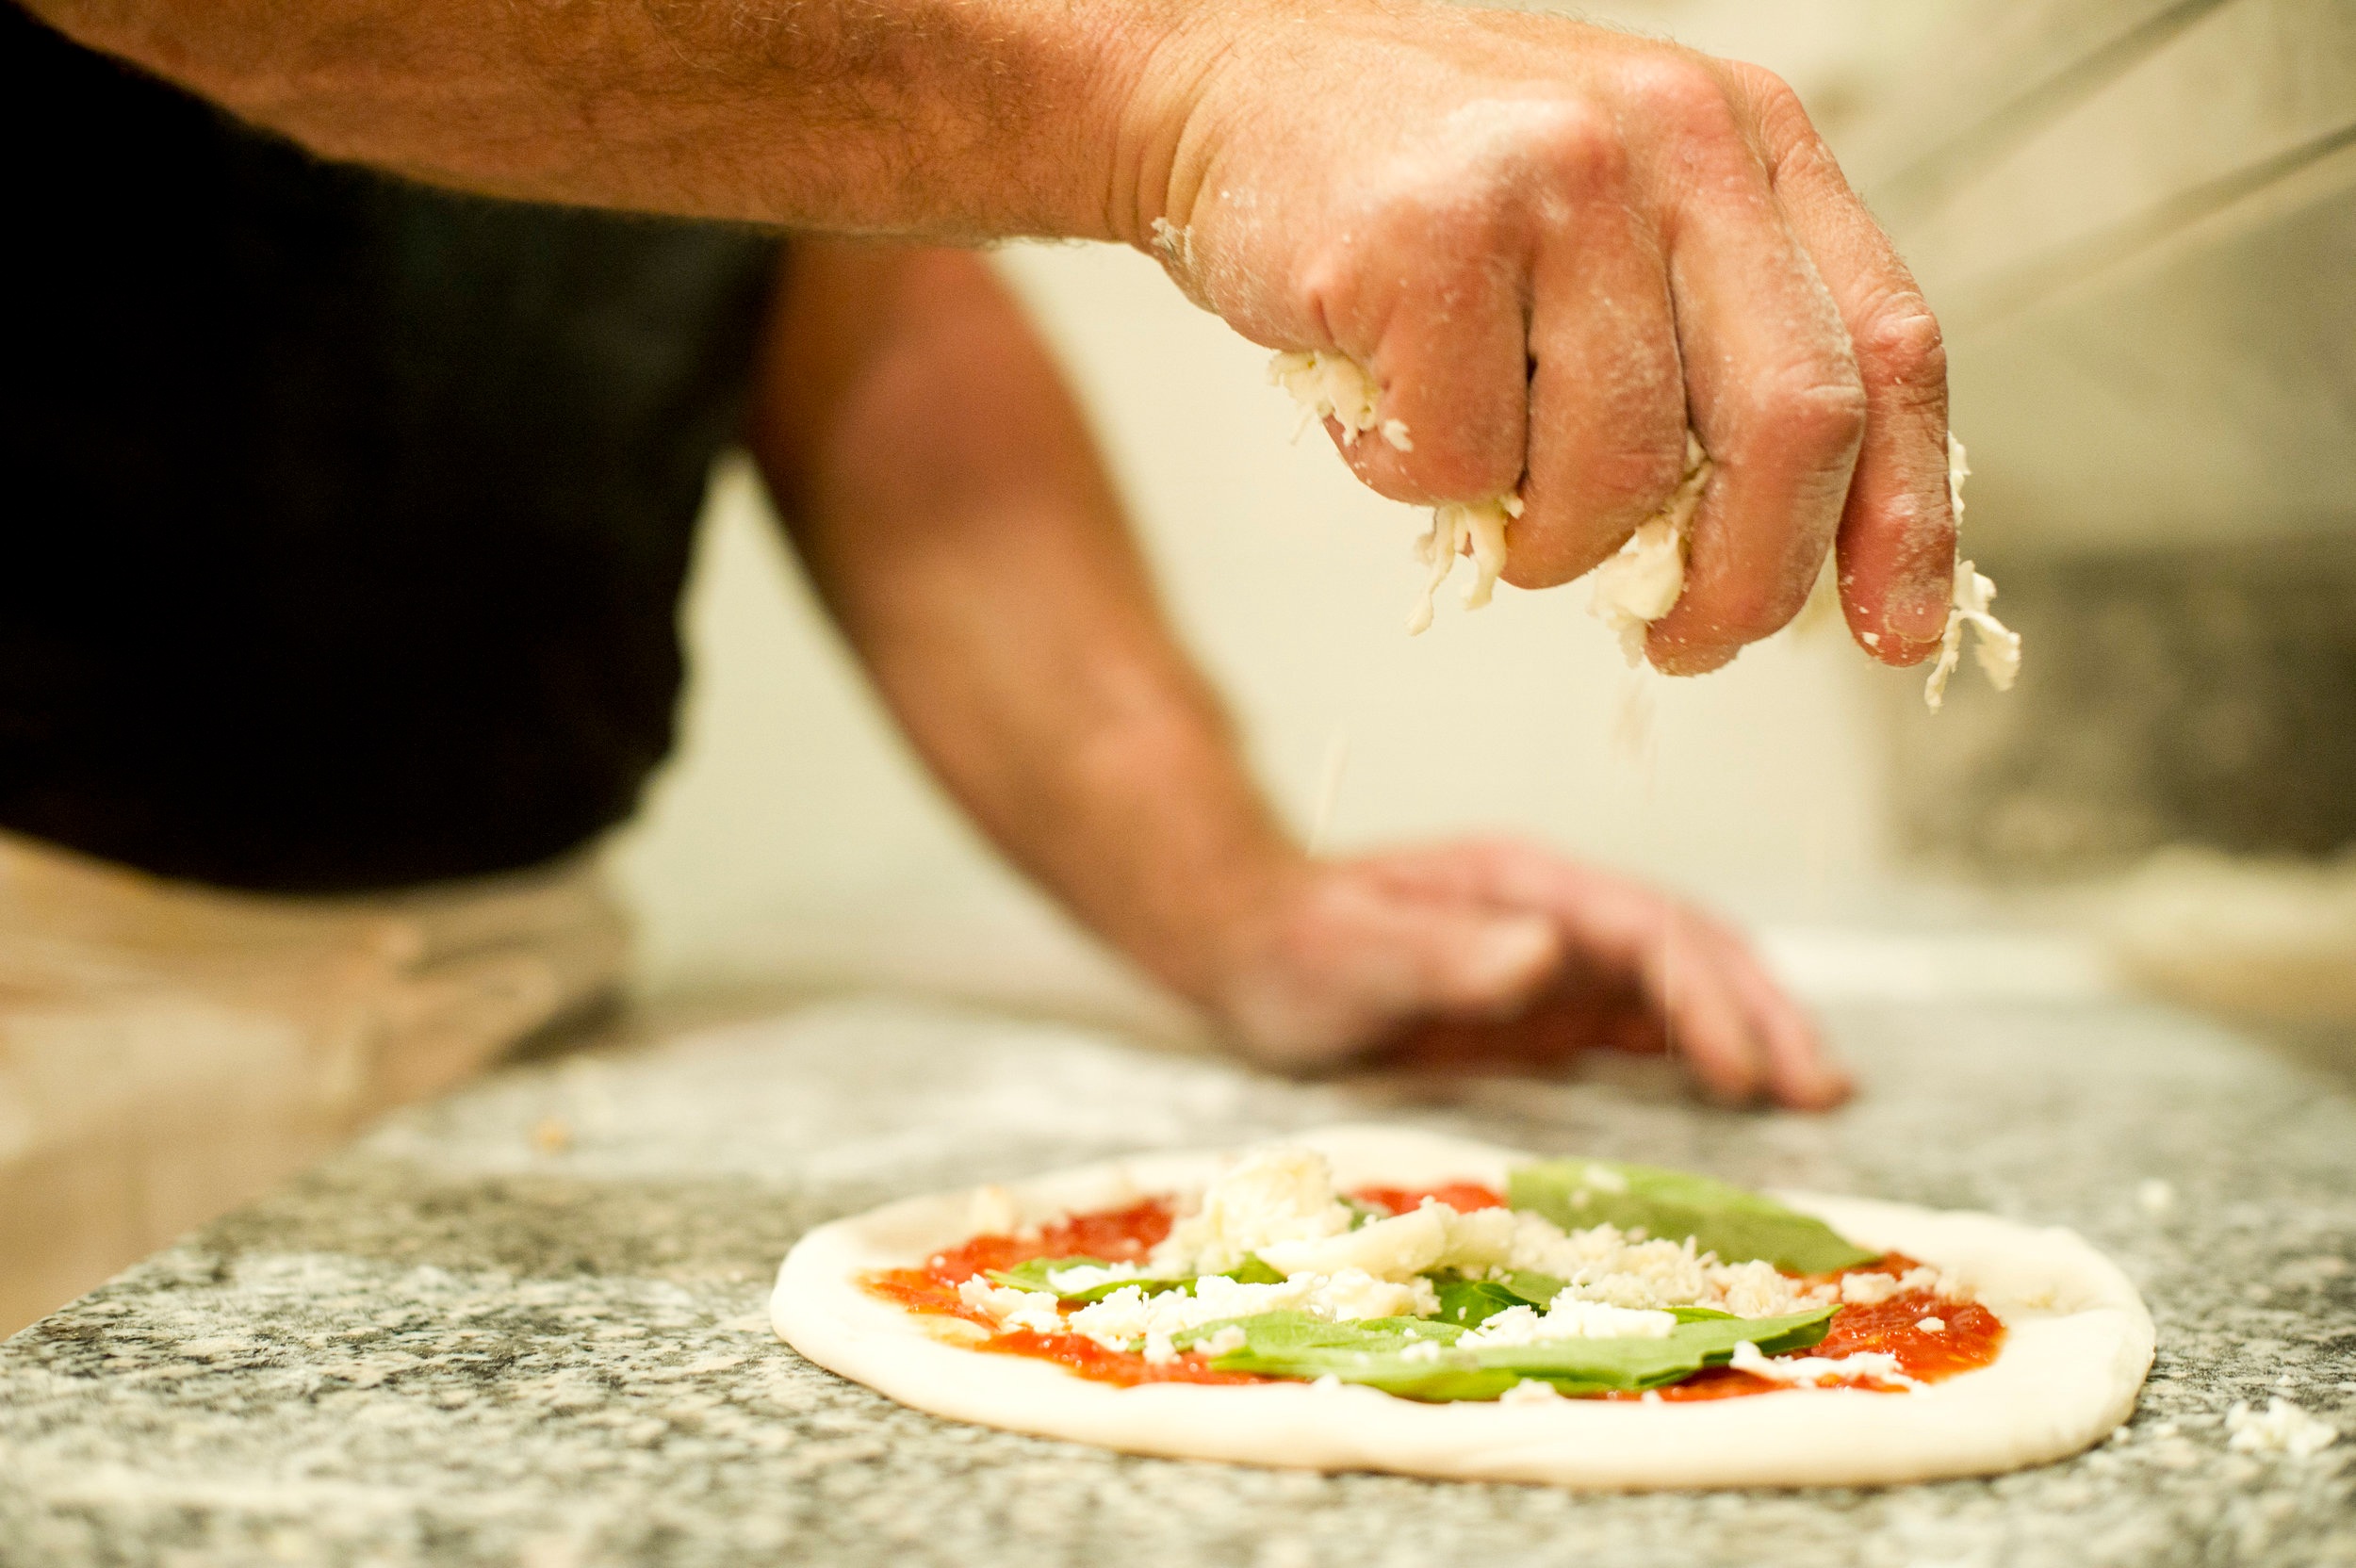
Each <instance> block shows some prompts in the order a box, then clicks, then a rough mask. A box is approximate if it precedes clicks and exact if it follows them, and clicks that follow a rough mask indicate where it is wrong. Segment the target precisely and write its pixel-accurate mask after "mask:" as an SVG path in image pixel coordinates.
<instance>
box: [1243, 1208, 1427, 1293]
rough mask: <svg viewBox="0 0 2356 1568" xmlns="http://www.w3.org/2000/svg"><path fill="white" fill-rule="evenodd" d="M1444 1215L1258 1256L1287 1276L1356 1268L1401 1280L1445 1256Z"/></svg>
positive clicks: (1392, 1221)
mask: <svg viewBox="0 0 2356 1568" xmlns="http://www.w3.org/2000/svg"><path fill="white" fill-rule="evenodd" d="M1442 1212H1443V1211H1442V1209H1441V1206H1440V1205H1438V1204H1436V1203H1435V1204H1432V1205H1430V1206H1427V1207H1424V1208H1419V1209H1416V1210H1415V1211H1414V1212H1413V1213H1410V1214H1402V1215H1395V1216H1393V1217H1391V1218H1389V1219H1378V1220H1376V1221H1375V1222H1374V1223H1373V1224H1371V1225H1362V1226H1360V1227H1359V1228H1358V1229H1356V1230H1354V1231H1345V1232H1343V1233H1341V1234H1340V1235H1336V1236H1326V1237H1323V1238H1321V1239H1318V1240H1315V1241H1280V1242H1273V1243H1270V1244H1268V1245H1267V1246H1264V1247H1262V1248H1260V1249H1259V1254H1260V1258H1261V1261H1263V1262H1264V1263H1266V1264H1268V1266H1269V1267H1271V1268H1276V1269H1280V1270H1282V1271H1283V1272H1284V1273H1285V1274H1288V1275H1289V1274H1299V1273H1301V1272H1304V1271H1307V1272H1313V1273H1319V1274H1331V1273H1333V1272H1336V1271H1337V1270H1340V1269H1344V1268H1355V1269H1359V1270H1361V1271H1363V1272H1365V1273H1366V1274H1370V1275H1372V1276H1374V1277H1375V1278H1376V1279H1379V1280H1404V1279H1408V1278H1410V1277H1412V1276H1414V1275H1416V1274H1420V1273H1422V1272H1423V1271H1424V1270H1425V1269H1427V1268H1431V1267H1432V1266H1435V1265H1437V1264H1438V1263H1439V1261H1440V1259H1441V1258H1442V1257H1443V1256H1445V1255H1446V1254H1447V1252H1448V1223H1447V1221H1446V1220H1444V1219H1443V1218H1441V1214H1442ZM1449 1212H1452V1211H1449Z"/></svg>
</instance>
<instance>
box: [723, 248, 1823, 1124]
mask: <svg viewBox="0 0 2356 1568" xmlns="http://www.w3.org/2000/svg"><path fill="white" fill-rule="evenodd" d="M795 251H796V253H795V259H794V264H793V265H792V266H791V267H790V268H789V269H788V270H787V273H786V285H785V287H784V289H783V290H782V293H781V296H780V298H779V301H778V306H777V314H776V319H775V320H774V321H773V323H772V326H771V331H770V335H769V342H768V347H767V351H766V352H765V353H764V354H763V357H762V369H761V388H760V391H759V393H758V395H757V396H756V398H755V406H754V412H753V417H752V426H751V430H750V437H751V442H752V447H753V449H754V451H755V453H756V455H757V456H758V457H759V458H760V460H761V465H762V467H763V469H764V471H765V472H766V473H767V475H768V476H769V480H770V482H771V484H772V485H773V486H774V487H775V489H776V491H777V495H778V497H779V498H780V499H781V500H782V501H783V502H784V504H785V511H786V514H787V515H788V517H789V519H790V522H791V526H792V528H793V530H794V538H795V540H796V542H797V543H798V544H799V546H800V547H801V551H802V557H803V560H804V561H805V562H806V563H807V564H808V565H809V567H810V573H811V576H812V578H813V579H814V580H815V581H816V583H817V585H818V588H819V591H820V593H821V594H822V595H824V596H825V598H826V603H827V604H828V606H829V607H830V608H831V609H832V611H833V613H834V615H835V617H836V619H837V621H838V622H839V623H840V624H841V626H842V627H843V631H844V632H845V634H846V635H847V636H848V637H849V638H850V640H851V643H852V645H853V646H854V647H856V648H857V649H858V650H859V656H860V658H861V659H862V660H863V661H864V662H865V663H866V666H867V669H868V671H869V673H870V674H871V675H872V676H873V677H874V678H875V683H876V686H877V689H878V690H879V691H880V692H881V693H882V694H883V696H884V698H885V700H887V701H888V702H889V703H891V705H892V710H893V711H894V712H895V713H896V714H897V715H898V717H899V720H900V722H901V724H902V726H903V727H905V728H906V730H907V732H908V737H909V738H910V740H911V741H913V742H914V743H915V744H916V746H917V748H918V749H919V750H920V751H921V752H922V753H923V754H924V758H925V760H927V761H928V762H929V763H930V764H931V766H932V768H933V770H934V772H935V774H936V775H937V776H939V777H940V779H941V782H942V783H943V784H944V785H946V786H947V788H948V789H949V790H950V792H952V793H953V794H955V795H956V797H957V800H958V801H959V803H960V804H962V805H963V806H964V807H965V809H966V810H967V811H968V812H969V813H970V814H971V815H972V817H973V820H974V822H976V823H977V824H978V825H980V826H981V827H982V829H983V830H984V831H985V832H987V833H988V834H990V837H991V838H992V839H993V840H994V841H996V842H997V843H998V844H999V845H1000V846H1001V847H1002V848H1003V849H1004V850H1005V851H1006V854H1007V855H1008V856H1009V857H1010V858H1012V859H1013V860H1014V861H1015V862H1016V863H1017V864H1018V865H1020V866H1022V867H1023V869H1024V870H1025V871H1026V872H1028V873H1029V874H1031V875H1033V876H1035V877H1037V878H1038V879H1039V882H1040V883H1041V884H1043V885H1044V886H1045V887H1047V888H1048V889H1049V890H1052V891H1053V892H1054V893H1055V896H1056V897H1058V898H1059V899H1061V900H1062V901H1063V903H1064V904H1065V905H1066V907H1069V908H1071V909H1072V911H1073V912H1074V913H1075V914H1077V915H1078V916H1079V917H1080V918H1081V919H1082V920H1083V921H1085V922H1086V923H1088V925H1089V926H1090V927H1091V928H1092V929H1094V930H1095V931H1096V932H1097V933H1098V934H1099V935H1100V936H1102V937H1103V938H1104V939H1105V940H1106V941H1108V942H1109V943H1111V944H1112V945H1113V946H1114V947H1116V948H1118V949H1120V950H1121V952H1123V953H1125V954H1126V955H1127V956H1129V957H1130V958H1131V959H1132V960H1134V961H1135V962H1136V963H1137V965H1138V966H1139V967H1140V968H1142V969H1144V970H1146V971H1147V972H1151V973H1152V974H1153V975H1154V976H1156V977H1157V978H1159V979H1160V980H1161V981H1162V982H1163V983H1164V984H1166V985H1168V986H1169V987H1170V988H1171V989H1172V990H1174V991H1176V992H1177V993H1178V994H1180V995H1182V996H1184V997H1186V998H1187V999H1188V1000H1190V1001H1193V1002H1195V1003H1196V1004H1198V1005H1201V1006H1203V1008H1204V1009H1205V1010H1206V1011H1208V1012H1209V1013H1210V1014H1211V1016H1212V1017H1213V1019H1214V1021H1216V1022H1218V1023H1219V1025H1221V1026H1222V1027H1223V1029H1224V1030H1225V1031H1226V1033H1227V1034H1228V1035H1229V1037H1231V1038H1232V1039H1233V1040H1234V1041H1235V1044H1236V1045H1237V1046H1238V1047H1239V1048H1240V1049H1242V1050H1244V1051H1246V1052H1247V1053H1249V1054H1252V1055H1254V1056H1255V1057H1257V1058H1258V1059H1260V1060H1261V1061H1264V1062H1268V1063H1270V1064H1272V1065H1279V1066H1284V1067H1288V1068H1293V1069H1303V1068H1314V1067H1319V1066H1332V1065H1336V1064H1338V1063H1341V1062H1343V1061H1347V1060H1350V1059H1352V1058H1354V1057H1357V1056H1359V1055H1362V1054H1366V1053H1368V1052H1371V1051H1374V1050H1376V1049H1378V1048H1381V1047H1383V1046H1390V1047H1393V1048H1395V1049H1398V1050H1400V1051H1404V1052H1407V1053H1410V1054H1413V1055H1415V1057H1416V1058H1417V1059H1421V1060H1425V1061H1432V1060H1440V1059H1445V1060H1449V1061H1455V1062H1464V1063H1479V1062H1482V1061H1486V1062H1489V1063H1491V1064H1494V1065H1499V1066H1513V1067H1520V1068H1523V1069H1545V1068H1549V1067H1553V1066H1557V1065H1559V1064H1560V1063H1561V1062H1562V1061H1563V1060H1564V1059H1565V1058H1566V1057H1568V1056H1569V1055H1570V1054H1573V1053H1574V1052H1575V1051H1577V1050H1578V1049H1579V1048H1581V1047H1583V1046H1586V1045H1590V1044H1612V1045H1621V1046H1636V1047H1640V1048H1641V1047H1644V1046H1648V1045H1649V1046H1653V1047H1655V1048H1658V1047H1661V1046H1666V1047H1667V1048H1669V1049H1671V1050H1674V1051H1675V1052H1677V1054H1679V1055H1681V1056H1683V1057H1684V1058H1686V1059H1687V1060H1688V1061H1690V1062H1691V1063H1692V1064H1693V1070H1694V1072H1695V1073H1696V1075H1697V1076H1698V1077H1699V1078H1700V1080H1701V1081H1702V1083H1703V1084H1704V1085H1705V1086H1708V1087H1709V1088H1710V1089H1711V1090H1712V1091H1714V1092H1716V1093H1718V1094H1720V1095H1722V1096H1724V1097H1726V1098H1727V1099H1730V1100H1734V1099H1748V1098H1751V1097H1753V1096H1756V1095H1759V1094H1762V1093H1763V1094H1767V1095H1772V1096H1773V1097H1774V1098H1775V1099H1776V1100H1779V1101H1782V1102H1783V1103H1787V1104H1793V1105H1811V1106H1812V1105H1824V1104H1829V1103H1833V1102H1834V1101H1837V1100H1839V1099H1840V1098H1841V1096H1842V1095H1843V1094H1844V1093H1845V1092H1846V1090H1847V1085H1846V1082H1845V1081H1844V1080H1843V1079H1842V1078H1841V1074H1840V1073H1839V1071H1838V1070H1836V1069H1834V1068H1832V1067H1831V1066H1829V1065H1828V1064H1827V1062H1826V1061H1825V1059H1824V1054H1823V1051H1822V1048H1821V1047H1820V1046H1819V1045H1818V1044H1817V1041H1816V1037H1815V1036H1814V1034H1813V1032H1812V1031H1811V1030H1810V1029H1809V1027H1808V1022H1807V1020H1806V1019H1805V1018H1804V1017H1802V1016H1801V1014H1800V1013H1799V1011H1798V1010H1797V1008H1795V1007H1794V1006H1793V1005H1792V1003H1791V1002H1790V1001H1789V1000H1787V999H1786V998H1785V997H1784V996H1783V994H1782V993H1781V991H1779V990H1778V989H1777V988H1775V984H1774V983H1773V982H1772V981H1770V980H1769V979H1768V978H1767V976H1766V975H1765V973H1764V972H1762V971H1761V970H1760V969H1759V965H1758V963H1757V961H1756V960H1755V959H1753V958H1752V957H1751V956H1749V954H1748V953H1747V952H1746V951H1745V950H1744V949H1743V947H1742V942H1741V941H1740V940H1739V939H1736V938H1735V937H1733V936H1732V935H1731V934H1729V933H1728V932H1727V931H1726V929H1725V928H1724V927H1723V926H1721V925H1719V924H1717V923H1714V922H1712V921H1711V920H1710V919H1709V918H1708V917H1706V916H1704V915H1701V914H1699V913H1698V912H1696V911H1694V910H1693V909H1690V908H1687V907H1684V906H1682V905H1680V904H1678V903H1677V901H1675V900H1673V899H1671V898H1668V897H1666V896H1664V895H1663V894H1661V893H1658V892H1654V891H1651V890H1648V889H1645V888H1643V887H1640V886H1638V885H1636V884H1634V883H1630V882H1625V881H1622V880H1620V879H1619V878H1617V877H1612V876H1607V875H1604V874H1600V873H1596V872H1592V871H1587V870H1584V869H1581V868H1579V867H1577V866H1572V865H1568V864H1566V863H1564V862H1563V861H1562V859H1560V858H1557V857H1555V856H1552V855H1550V854H1548V853H1546V851H1543V850H1540V849H1535V848H1532V847H1530V846H1527V845H1521V844H1514V843H1505V842H1497V843H1469V844H1457V845H1448V846H1443V847H1440V848H1435V849H1430V850H1423V851H1417V852H1414V853H1409V854H1398V855H1387V856H1377V857H1371V858H1365V859H1359V860H1350V861H1343V862H1339V863H1323V862H1317V861H1312V860H1310V859H1308V858H1306V857H1305V856H1303V855H1302V854H1301V851H1300V850H1299V849H1298V848H1297V847H1296V846H1295V845H1294V844H1293V843H1292V842H1291V841H1289V839H1288V838H1287V837H1286V836H1285V834H1284V830H1283V828H1282V827H1281V825H1279V824H1277V823H1276V821H1275V820H1274V819H1273V817H1272V816H1271V815H1270V813H1269V812H1268V808H1267V806H1266V804H1265V802H1264V801H1263V800H1262V799H1261V797H1260V794H1259V792H1258V791H1257V790H1256V789H1254V788H1253V786H1252V780H1251V778H1250V776H1248V775H1247V774H1246V772H1245V770H1244V767H1243V764H1242V761H1241V760H1240V758H1239V756H1238V751H1237V746H1236V743H1235V737H1234V735H1233V734H1232V733H1231V732H1230V730H1229V728H1228V726H1227V723H1226V721H1225V718H1224V717H1223V715H1221V713H1220V712H1219V708H1218V705H1217V703H1216V702H1215V701H1214V700H1213V698H1212V696H1211V694H1210V692H1209V691H1208V689H1207V688H1206V687H1205V686H1204V685H1203V680H1202V678H1201V677H1200V676H1199V675H1198V674H1197V673H1196V672H1195V671H1194V670H1193V669H1192V668H1191V667H1190V666H1189V665H1188V664H1187V662H1186V658H1185V656H1184V655H1183V654H1182V653H1181V652H1180V650H1179V648H1178V646H1177V645H1176V643H1175V641H1174V640H1173V639H1172V637H1171V635H1170V628H1169V626H1168V624H1167V623H1166V622H1165V621H1164V620H1163V618H1162V617H1161V615H1160V613H1159V612H1158V611H1157V609H1156V608H1155V606H1154V603H1153V594H1152V590H1151V589H1150V587H1149V586H1148V584H1147V582H1146V580H1145V575H1144V570H1143V564H1142V563H1141V562H1139V560H1138V559H1137V552H1136V550H1135V548H1134V547H1132V545H1131V544H1130V542H1129V539H1128V537H1127V535H1126V533H1125V531H1124V530H1123V528H1122V525H1121V512H1120V506H1119V503H1118V501H1117V500H1116V499H1115V498H1114V496H1113V493H1112V488H1111V484H1110V482H1109V481H1108V480H1107V479H1106V477H1105V475H1104V471H1103V469H1102V467H1101V466H1099V464H1098V462H1097V459H1096V456H1095V453H1094V451H1093V449H1091V447H1090V446H1089V443H1088V434H1087V432H1086V431H1085V429H1084V428H1083V427H1082V425H1081V423H1080V418H1079V414H1078V410H1077V409H1076V408H1075V407H1074V406H1073V405H1072V400H1071V398H1070V396H1069V394H1068V393H1067V392H1066V391H1065V389H1064V388H1063V386H1062V385H1061V384H1060V383H1059V381H1058V380H1057V378H1056V375H1055V367H1054V365H1053V364H1052V362H1051V361H1050V360H1049V359H1048V357H1047V354H1046V352H1045V351H1044V349H1043V348H1042V347H1041V346H1040V344H1039V341H1038V339H1037V338H1036V336H1034V335H1033V334H1032V333H1031V331H1030V329H1029V327H1028V325H1027V324H1026V323H1025V322H1024V320H1023V317H1022V314H1021V313H1020V312H1019V311H1018V310H1017V309H1016V308H1015V307H1014V303H1013V302H1012V301H1011V300H1010V299H1009V298H1008V297H1007V296H1006V292H1005V291H1004V290H1003V289H1002V288H1000V287H999V286H997V285H996V284H995V283H994V282H993V281H992V279H991V277H990V272H989V270H988V269H987V268H986V267H985V266H984V265H983V264H982V263H980V262H979V261H977V260H976V259H975V258H974V257H973V256H971V255H969V254H965V253H955V252H939V251H903V250H898V249H895V248H892V247H885V246H872V245H830V244H823V243H817V242H804V243H801V244H798V245H797V246H796V248H795Z"/></svg>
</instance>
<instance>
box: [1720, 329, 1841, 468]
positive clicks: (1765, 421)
mask: <svg viewBox="0 0 2356 1568" xmlns="http://www.w3.org/2000/svg"><path fill="white" fill-rule="evenodd" d="M1745 393H1746V395H1745V397H1744V400H1743V401H1744V404H1745V414H1744V419H1743V423H1744V426H1745V430H1744V435H1745V436H1746V437H1747V442H1746V444H1749V445H1752V446H1754V447H1755V448H1758V449H1768V450H1775V449H1781V450H1783V451H1786V452H1789V453H1791V454H1792V455H1793V456H1794V457H1795V458H1796V459H1797V460H1798V461H1799V463H1800V464H1801V465H1803V466H1807V467H1811V468H1829V467H1832V466H1837V465H1839V466H1844V467H1845V464H1842V463H1841V460H1842V459H1843V458H1844V457H1851V456H1854V454H1855V453H1856V451H1857V447H1858V445H1859V444H1860V443H1861V442H1863V440H1864V439H1865V422H1866V417H1867V413H1868V407H1869V405H1868V400H1867V398H1866V395H1865V381H1864V378H1863V376H1862V375H1861V374H1860V373H1859V371H1858V369H1857V359H1856V357H1855V356H1854V355H1853V354H1850V353H1847V352H1841V353H1837V354H1836V353H1830V352H1817V353H1810V354H1808V355H1807V356H1806V357H1805V358H1803V359H1801V360H1799V361H1797V362H1795V363H1793V364H1792V365H1790V366H1788V367H1786V368H1783V369H1780V370H1775V371H1771V372H1769V373H1767V374H1764V375H1761V376H1759V378H1758V379H1757V380H1756V381H1754V382H1753V383H1752V384H1750V386H1749V387H1747V388H1746V389H1745Z"/></svg>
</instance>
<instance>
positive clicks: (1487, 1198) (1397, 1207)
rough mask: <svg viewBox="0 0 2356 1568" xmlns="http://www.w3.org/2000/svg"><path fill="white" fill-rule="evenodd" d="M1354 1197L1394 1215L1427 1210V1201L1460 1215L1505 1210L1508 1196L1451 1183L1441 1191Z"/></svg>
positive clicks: (1392, 1190) (1393, 1190) (1364, 1191)
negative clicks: (1445, 1205)
mask: <svg viewBox="0 0 2356 1568" xmlns="http://www.w3.org/2000/svg"><path fill="white" fill-rule="evenodd" d="M1350 1196H1351V1197H1352V1198H1355V1199H1356V1200H1358V1201H1359V1202H1361V1203H1364V1204H1366V1206H1367V1207H1368V1208H1370V1209H1382V1210H1384V1211H1386V1212H1388V1213H1390V1214H1394V1215H1401V1214H1412V1213H1414V1212H1415V1210H1417V1209H1419V1208H1421V1207H1423V1201H1424V1200H1425V1199H1427V1198H1435V1199H1437V1200H1439V1201H1441V1202H1443V1203H1446V1204H1447V1205H1448V1207H1449V1208H1451V1209H1454V1210H1455V1211H1456V1212H1457V1213H1458V1214H1470V1213H1472V1212H1473V1211H1474V1210H1475V1209H1501V1208H1503V1207H1505V1194H1503V1193H1501V1192H1499V1191H1497V1189H1496V1188H1495V1187H1484V1186H1482V1185H1481V1184H1480V1183H1478V1182H1450V1183H1448V1184H1447V1185H1445V1186H1437V1187H1360V1188H1359V1189H1358V1190H1357V1191H1356V1192H1353V1193H1351V1194H1350Z"/></svg>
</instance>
